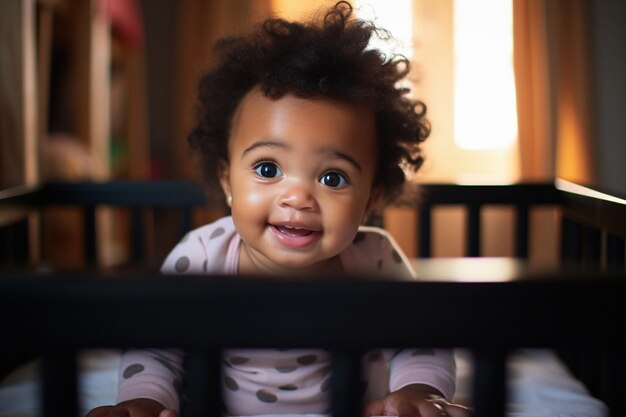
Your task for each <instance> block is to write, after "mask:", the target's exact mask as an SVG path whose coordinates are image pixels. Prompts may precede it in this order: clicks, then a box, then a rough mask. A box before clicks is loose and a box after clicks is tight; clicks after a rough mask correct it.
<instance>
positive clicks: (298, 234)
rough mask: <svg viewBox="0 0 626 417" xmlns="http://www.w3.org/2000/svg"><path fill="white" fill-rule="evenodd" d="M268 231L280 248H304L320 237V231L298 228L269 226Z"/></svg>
mask: <svg viewBox="0 0 626 417" xmlns="http://www.w3.org/2000/svg"><path fill="white" fill-rule="evenodd" d="M270 230H271V231H272V234H273V235H274V237H275V238H276V239H277V240H278V242H279V243H280V244H281V245H282V246H285V247H287V248H291V249H300V248H305V247H306V246H309V245H311V244H312V243H314V242H315V241H316V240H317V239H318V238H319V237H320V236H321V235H322V232H321V231H318V230H312V229H309V228H306V227H299V226H286V225H276V224H271V225H270Z"/></svg>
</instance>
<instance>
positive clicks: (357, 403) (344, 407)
mask: <svg viewBox="0 0 626 417" xmlns="http://www.w3.org/2000/svg"><path fill="white" fill-rule="evenodd" d="M362 388H363V384H362V379H361V352H360V351H357V350H335V351H333V359H332V391H331V393H332V415H333V417H360V416H361V415H362V404H363V400H362V398H363V389H362Z"/></svg>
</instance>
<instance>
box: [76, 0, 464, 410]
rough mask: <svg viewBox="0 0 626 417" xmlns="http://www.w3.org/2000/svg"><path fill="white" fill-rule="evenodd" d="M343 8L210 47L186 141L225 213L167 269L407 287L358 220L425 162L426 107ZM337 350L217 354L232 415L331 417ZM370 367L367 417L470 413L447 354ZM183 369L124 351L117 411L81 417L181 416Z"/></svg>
mask: <svg viewBox="0 0 626 417" xmlns="http://www.w3.org/2000/svg"><path fill="white" fill-rule="evenodd" d="M352 12H353V11H352V8H351V6H350V4H348V3H347V2H339V3H337V4H336V5H335V6H334V7H333V8H331V9H330V10H328V12H327V13H326V15H325V16H324V17H323V19H322V20H321V21H320V22H317V21H314V22H311V23H306V24H302V23H296V22H287V21H285V20H281V19H271V20H267V21H266V22H264V23H263V24H262V25H261V26H259V27H258V28H257V30H256V31H255V32H253V33H252V34H250V35H248V36H244V37H234V38H227V39H223V40H221V41H220V42H218V44H217V45H216V52H217V57H218V64H217V66H216V67H215V68H214V69H212V70H211V71H209V72H207V73H206V74H205V75H204V76H203V77H202V79H201V81H200V85H199V106H198V109H199V112H198V123H197V126H196V127H195V128H194V130H193V131H192V132H191V134H190V136H189V140H190V143H191V146H192V148H193V149H194V150H196V151H197V152H199V154H200V156H201V163H202V167H203V171H204V174H205V176H206V178H207V180H208V181H209V182H211V183H217V184H218V185H219V186H220V187H221V189H222V190H223V192H224V194H225V196H226V202H227V204H228V206H229V207H230V208H231V214H232V216H228V217H224V218H222V219H219V220H217V221H216V222H214V223H212V224H209V225H205V226H203V227H200V228H198V229H196V230H193V231H191V232H190V233H189V234H187V236H185V238H183V239H182V241H181V242H180V243H179V244H178V245H177V246H176V247H175V248H174V249H173V250H172V252H171V253H170V254H169V256H168V257H167V259H166V260H165V262H164V265H163V268H162V270H163V272H164V273H168V274H212V273H219V274H232V275H236V274H239V275H244V274H252V275H263V274H270V275H272V276H277V275H285V276H289V277H295V276H301V275H323V274H326V275H334V276H337V275H340V274H344V275H346V274H368V275H371V274H372V273H374V274H376V275H378V276H381V277H394V278H402V277H405V278H408V279H412V278H414V272H413V270H412V269H411V266H410V264H409V262H408V261H407V259H406V257H405V256H404V255H403V253H402V251H401V250H400V249H399V247H398V246H397V244H396V243H395V242H394V240H393V239H392V237H391V236H390V235H389V234H388V233H386V232H385V231H383V230H381V229H378V228H373V227H364V226H361V224H362V223H363V222H364V220H365V219H366V218H367V217H368V215H369V214H370V213H372V212H373V211H374V210H377V209H380V208H381V207H383V206H384V205H385V204H386V203H388V202H390V201H392V200H393V199H394V198H397V197H398V196H399V194H400V192H401V188H402V186H403V184H404V182H405V171H407V172H411V173H414V172H415V171H417V170H418V169H419V167H420V165H421V163H422V154H421V151H420V147H419V145H420V144H421V142H422V141H424V140H425V139H426V137H427V136H428V134H429V127H428V123H427V121H426V119H425V118H424V113H425V107H424V105H423V104H422V103H415V102H412V101H411V100H409V99H408V98H407V92H408V91H407V90H406V89H402V88H398V87H397V86H396V84H397V82H398V81H400V80H401V79H403V78H404V77H405V76H406V74H407V73H408V62H406V60H405V59H403V58H392V59H389V60H388V59H386V58H385V56H384V55H383V54H381V53H380V52H379V51H376V50H368V49H366V48H367V46H368V42H369V40H370V38H371V36H372V35H374V34H375V33H376V32H377V31H378V30H379V29H378V28H376V27H375V26H373V25H372V24H371V23H368V22H364V21H361V20H358V19H356V18H354V17H353V16H352ZM216 180H219V181H216ZM330 355H331V354H330V353H329V352H327V351H323V350H314V349H290V350H277V349H265V350H252V349H227V350H224V351H223V356H224V363H225V365H224V367H223V372H222V377H223V400H224V406H225V408H226V413H227V414H229V415H255V414H270V413H271V414H323V413H328V412H329V407H330V398H329V395H330V393H329V387H330V384H329V381H330V362H331V357H330ZM363 362H364V376H365V378H366V380H367V383H368V385H367V391H366V398H367V403H366V404H365V405H364V415H366V416H373V415H398V416H402V417H408V416H415V417H417V416H421V417H431V416H446V415H449V416H453V417H461V416H463V417H466V416H469V415H470V412H469V410H467V409H466V408H464V407H462V406H460V405H457V404H452V403H450V402H449V400H451V398H452V396H453V394H454V389H455V363H454V357H453V353H452V352H451V351H448V350H436V349H400V350H398V349H396V350H391V349H390V350H379V351H372V352H369V353H368V354H367V355H366V356H365V357H364V359H363ZM182 364H183V354H182V352H179V351H175V350H131V351H127V352H125V353H124V355H123V357H122V361H121V367H120V385H119V395H118V404H117V405H116V406H106V407H99V408H97V409H94V410H92V412H91V413H89V414H88V416H89V417H103V416H109V417H113V416H154V417H157V416H158V417H175V416H178V409H179V407H180V400H179V397H178V393H179V385H180V381H181V378H182Z"/></svg>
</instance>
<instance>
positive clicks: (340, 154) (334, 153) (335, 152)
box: [322, 149, 363, 172]
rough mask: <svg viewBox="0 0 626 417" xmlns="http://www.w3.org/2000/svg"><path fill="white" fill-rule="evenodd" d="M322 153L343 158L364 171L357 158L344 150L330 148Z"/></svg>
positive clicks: (360, 170)
mask: <svg viewBox="0 0 626 417" xmlns="http://www.w3.org/2000/svg"><path fill="white" fill-rule="evenodd" d="M322 153H324V154H326V155H329V156H333V157H335V158H339V159H343V160H345V161H346V162H348V163H349V164H351V165H353V166H354V167H355V168H356V169H357V170H358V171H359V172H363V168H362V167H361V165H360V164H359V163H358V162H357V161H356V159H354V158H353V157H351V156H350V155H348V154H346V153H344V152H341V151H338V150H336V149H328V150H325V151H323V152H322Z"/></svg>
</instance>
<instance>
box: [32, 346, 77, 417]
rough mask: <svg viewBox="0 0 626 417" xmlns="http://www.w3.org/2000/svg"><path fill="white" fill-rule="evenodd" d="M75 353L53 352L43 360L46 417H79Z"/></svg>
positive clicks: (43, 394) (43, 390)
mask: <svg viewBox="0 0 626 417" xmlns="http://www.w3.org/2000/svg"><path fill="white" fill-rule="evenodd" d="M77 371H78V368H77V365H76V354H75V352H67V351H66V352H52V353H48V354H46V355H44V356H43V357H42V359H41V372H42V376H41V383H42V387H41V388H42V389H41V394H42V403H43V416H44V417H58V416H67V417H77V416H78V384H77V381H76V378H77V376H76V375H77Z"/></svg>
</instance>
